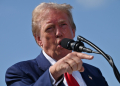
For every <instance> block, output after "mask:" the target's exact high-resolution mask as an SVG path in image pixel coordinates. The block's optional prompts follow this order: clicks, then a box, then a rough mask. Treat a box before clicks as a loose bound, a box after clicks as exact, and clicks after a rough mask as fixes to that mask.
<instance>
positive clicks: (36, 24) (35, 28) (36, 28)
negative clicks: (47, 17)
mask: <svg viewBox="0 0 120 86" xmlns="http://www.w3.org/2000/svg"><path fill="white" fill-rule="evenodd" d="M51 9H53V10H57V11H61V12H64V13H66V14H67V15H68V18H69V23H70V25H71V27H72V28H73V29H75V30H76V26H75V24H74V21H73V17H72V13H71V9H72V6H71V5H69V4H57V3H52V2H50V3H41V4H39V5H38V6H37V7H36V8H35V9H34V10H33V13H32V33H33V36H35V35H40V28H41V25H40V22H41V20H42V19H43V17H42V16H43V15H42V14H43V13H44V12H45V11H48V10H51ZM38 17H39V18H38Z"/></svg>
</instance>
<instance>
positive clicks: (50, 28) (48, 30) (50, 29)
mask: <svg viewBox="0 0 120 86" xmlns="http://www.w3.org/2000/svg"><path fill="white" fill-rule="evenodd" d="M53 29H54V26H51V27H48V28H47V29H46V32H50V31H53Z"/></svg>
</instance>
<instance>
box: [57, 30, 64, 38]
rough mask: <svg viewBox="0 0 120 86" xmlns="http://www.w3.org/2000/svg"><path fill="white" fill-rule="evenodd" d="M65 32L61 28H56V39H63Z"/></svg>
mask: <svg viewBox="0 0 120 86" xmlns="http://www.w3.org/2000/svg"><path fill="white" fill-rule="evenodd" d="M62 35H63V32H62V29H61V28H56V38H59V37H62Z"/></svg>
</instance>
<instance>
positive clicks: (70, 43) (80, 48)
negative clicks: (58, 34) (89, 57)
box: [60, 38, 93, 53]
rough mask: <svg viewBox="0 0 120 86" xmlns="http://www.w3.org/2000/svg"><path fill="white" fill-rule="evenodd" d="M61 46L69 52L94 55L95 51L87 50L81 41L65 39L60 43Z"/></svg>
mask: <svg viewBox="0 0 120 86" xmlns="http://www.w3.org/2000/svg"><path fill="white" fill-rule="evenodd" d="M60 45H61V46H62V47H63V48H65V49H68V50H73V51H77V52H87V53H92V52H93V51H92V50H91V49H89V48H86V47H85V46H84V44H83V43H82V42H81V41H74V40H72V39H68V38H64V39H62V41H61V42H60Z"/></svg>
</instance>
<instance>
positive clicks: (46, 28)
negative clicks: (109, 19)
mask: <svg viewBox="0 0 120 86" xmlns="http://www.w3.org/2000/svg"><path fill="white" fill-rule="evenodd" d="M42 16H43V15H42ZM40 24H41V30H40V40H39V41H38V44H40V46H41V48H42V49H43V50H44V51H45V52H46V53H47V54H48V55H49V56H50V57H52V58H53V59H55V60H59V59H61V58H62V57H64V56H65V55H67V54H68V53H70V52H71V51H70V50H66V49H64V48H62V47H61V46H60V45H59V43H60V41H61V40H62V39H63V38H70V39H73V38H74V36H75V30H74V29H73V28H72V27H71V25H70V23H69V19H68V16H67V14H65V13H64V12H60V11H56V10H50V11H49V12H47V13H45V15H44V20H43V21H42V22H41V23H40Z"/></svg>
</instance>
